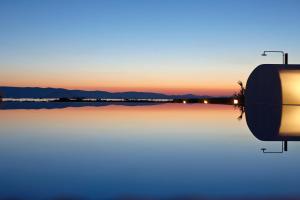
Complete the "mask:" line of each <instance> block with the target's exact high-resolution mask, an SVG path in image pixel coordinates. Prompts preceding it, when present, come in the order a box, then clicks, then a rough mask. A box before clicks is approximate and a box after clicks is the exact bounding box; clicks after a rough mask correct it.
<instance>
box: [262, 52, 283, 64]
mask: <svg viewBox="0 0 300 200" xmlns="http://www.w3.org/2000/svg"><path fill="white" fill-rule="evenodd" d="M267 53H281V54H282V62H283V64H285V65H287V64H288V54H287V53H284V51H264V52H263V53H262V54H261V56H267Z"/></svg>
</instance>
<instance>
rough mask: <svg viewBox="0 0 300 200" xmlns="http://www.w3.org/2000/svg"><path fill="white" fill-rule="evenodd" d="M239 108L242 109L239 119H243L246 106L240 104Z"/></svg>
mask: <svg viewBox="0 0 300 200" xmlns="http://www.w3.org/2000/svg"><path fill="white" fill-rule="evenodd" d="M238 107H239V109H240V115H239V116H238V118H237V119H238V120H239V121H240V120H242V119H243V116H244V113H245V107H244V106H238Z"/></svg>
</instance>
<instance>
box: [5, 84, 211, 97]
mask: <svg viewBox="0 0 300 200" xmlns="http://www.w3.org/2000/svg"><path fill="white" fill-rule="evenodd" d="M0 93H1V94H2V96H3V98H106V99H110V98H111V99H118V98H124V99H181V98H182V99H192V98H207V97H209V96H197V95H193V94H186V95H166V94H161V93H152V92H116V93H112V92H106V91H85V90H67V89H63V88H39V87H6V86H0Z"/></svg>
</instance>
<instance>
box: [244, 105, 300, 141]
mask: <svg viewBox="0 0 300 200" xmlns="http://www.w3.org/2000/svg"><path fill="white" fill-rule="evenodd" d="M245 111H246V113H245V114H246V121H247V125H248V127H249V129H250V130H251V132H252V133H253V135H254V136H255V137H256V138H257V139H259V140H262V141H300V121H299V119H300V117H299V116H300V107H299V106H290V105H282V106H272V105H248V106H247V108H246V109H245Z"/></svg>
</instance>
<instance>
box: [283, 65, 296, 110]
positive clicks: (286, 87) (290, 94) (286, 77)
mask: <svg viewBox="0 0 300 200" xmlns="http://www.w3.org/2000/svg"><path fill="white" fill-rule="evenodd" d="M279 75H280V80H281V88H282V104H299V105H300V70H281V71H280V72H279Z"/></svg>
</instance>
